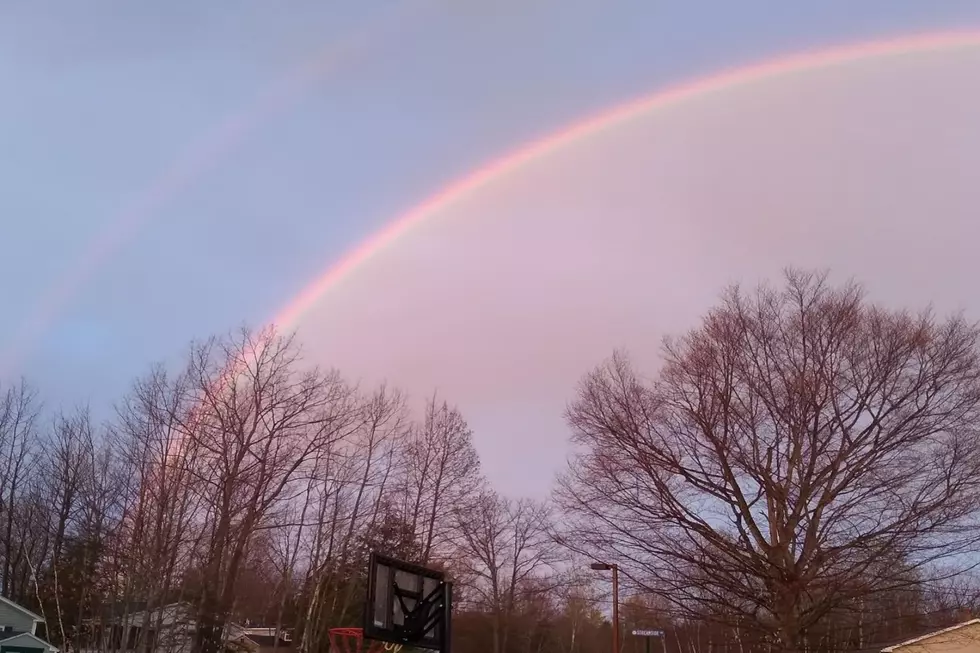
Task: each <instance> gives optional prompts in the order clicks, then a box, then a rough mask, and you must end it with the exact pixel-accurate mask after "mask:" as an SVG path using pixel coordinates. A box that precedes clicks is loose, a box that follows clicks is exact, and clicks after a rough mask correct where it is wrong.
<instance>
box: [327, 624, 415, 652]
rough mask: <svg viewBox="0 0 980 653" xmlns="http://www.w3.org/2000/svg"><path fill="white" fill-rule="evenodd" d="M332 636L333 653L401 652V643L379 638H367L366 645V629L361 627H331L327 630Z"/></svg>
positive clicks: (331, 648)
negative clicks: (384, 640) (383, 640)
mask: <svg viewBox="0 0 980 653" xmlns="http://www.w3.org/2000/svg"><path fill="white" fill-rule="evenodd" d="M321 632H322V631H321ZM327 636H328V637H329V638H330V651H331V653H381V652H382V651H385V652H386V653H399V651H401V650H402V645H401V644H392V643H390V642H382V641H380V640H377V639H369V640H367V642H368V644H367V646H365V645H364V641H365V640H364V631H363V630H362V629H361V628H331V629H330V630H328V631H327Z"/></svg>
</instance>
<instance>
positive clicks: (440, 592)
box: [364, 553, 452, 653]
mask: <svg viewBox="0 0 980 653" xmlns="http://www.w3.org/2000/svg"><path fill="white" fill-rule="evenodd" d="M368 564H369V567H368V588H367V590H368V591H367V604H366V605H365V610H364V636H365V637H368V638H371V639H380V640H383V641H386V642H392V643H395V644H401V645H403V646H413V647H418V648H427V649H434V650H438V651H441V652H442V653H447V652H448V650H449V638H450V615H451V613H452V583H450V582H447V581H446V579H445V574H443V573H442V572H441V571H438V570H436V569H429V568H426V567H421V566H419V565H414V564H411V563H409V562H404V561H402V560H396V559H395V558H390V557H388V556H385V555H382V554H380V553H372V554H371V558H370V562H369V563H368Z"/></svg>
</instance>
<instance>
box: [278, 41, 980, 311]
mask: <svg viewBox="0 0 980 653" xmlns="http://www.w3.org/2000/svg"><path fill="white" fill-rule="evenodd" d="M976 46H980V30H968V31H952V32H938V33H936V32H933V33H926V34H919V35H912V36H902V37H897V38H890V39H884V40H878V41H871V42H862V43H857V44H850V45H844V46H837V47H832V48H829V49H822V50H815V51H805V52H802V53H798V54H792V55H789V56H784V57H779V58H776V59H770V60H766V61H763V62H761V63H755V64H751V65H748V66H744V67H740V68H734V69H731V70H727V71H724V72H721V73H718V74H714V75H711V76H708V77H704V78H701V79H697V80H694V81H691V82H686V83H681V84H679V85H677V86H673V87H670V88H667V89H664V90H660V91H656V92H654V93H652V94H650V95H646V96H643V97H640V98H638V99H635V100H632V101H629V102H626V103H624V104H621V105H619V106H615V107H613V108H611V109H608V110H606V111H603V112H602V113H600V114H598V115H595V116H592V117H588V118H586V119H584V120H581V121H579V122H576V123H573V124H571V125H570V126H567V127H565V128H563V129H559V130H558V131H556V132H553V133H552V134H550V135H547V136H544V137H543V138H539V139H537V140H534V141H532V142H530V143H527V144H525V145H524V146H522V147H520V148H518V149H517V150H515V151H513V152H511V153H509V154H505V155H504V156H502V157H500V158H498V159H494V160H492V161H491V162H490V163H488V164H486V165H484V166H483V167H480V168H478V169H476V170H474V171H472V172H470V173H469V174H467V175H465V176H463V177H461V178H460V179H458V180H457V181H455V182H453V183H451V184H449V185H448V186H446V187H445V188H443V189H442V190H440V191H438V192H437V193H435V194H434V195H432V196H430V197H429V198H428V199H426V200H424V201H423V202H422V203H421V204H419V205H417V206H415V207H414V208H412V209H409V210H408V211H406V212H405V213H403V214H401V215H399V216H396V217H395V218H394V219H393V220H391V221H389V222H388V223H387V225H386V226H385V227H383V228H382V229H381V230H379V231H377V232H376V233H375V234H373V235H372V236H370V237H369V238H367V239H366V240H364V241H363V242H362V243H360V244H359V245H357V246H356V247H355V248H354V249H352V250H350V251H349V252H348V253H346V254H345V255H344V256H343V257H342V258H341V259H340V260H339V261H337V262H336V263H332V264H331V265H330V266H329V267H328V268H327V269H326V270H325V271H324V272H323V273H322V274H321V275H320V276H318V277H317V278H316V279H315V280H314V281H313V282H312V283H311V284H309V285H308V286H306V287H305V288H304V289H303V290H302V291H301V292H300V293H299V294H298V295H296V296H295V297H294V298H293V299H292V300H291V301H290V302H289V303H288V304H287V305H286V306H284V307H283V308H282V309H280V310H279V311H278V312H277V313H276V314H275V317H274V318H273V319H272V320H271V323H272V324H275V325H277V326H278V327H279V328H282V329H291V328H294V327H295V325H296V323H297V322H298V320H299V319H300V318H301V317H302V316H303V314H304V313H306V312H307V311H308V310H309V309H310V308H312V307H313V305H314V304H316V303H317V302H318V301H319V300H320V299H321V298H322V297H323V296H324V295H326V294H327V293H328V292H329V291H330V290H331V289H332V288H334V287H336V286H337V285H339V284H340V283H342V282H343V281H344V280H345V279H347V278H348V277H349V276H350V275H351V274H352V273H353V272H354V271H355V270H356V269H357V268H358V267H360V266H362V265H364V264H365V263H367V262H368V261H369V260H371V259H372V258H374V257H376V256H378V255H379V254H381V253H382V252H383V251H384V250H385V249H387V248H388V247H390V246H391V245H392V244H393V243H395V242H396V241H397V240H398V239H399V238H401V237H402V236H403V235H405V234H406V233H407V232H409V231H410V230H412V229H414V228H415V227H417V226H419V225H420V224H422V223H424V222H425V221H426V220H427V219H428V218H430V217H432V216H434V215H436V214H437V213H439V212H440V211H443V210H445V209H447V208H449V207H450V206H452V205H453V204H455V203H458V202H460V201H461V200H464V199H465V198H467V197H468V196H470V195H471V194H473V193H475V192H476V191H478V190H479V189H481V188H484V187H486V186H488V185H489V184H491V183H493V182H495V181H497V180H500V179H502V178H504V177H506V176H508V175H513V174H516V173H518V172H519V171H520V170H521V169H522V168H524V167H525V166H527V165H528V164H530V163H532V162H534V161H538V160H541V159H544V158H546V157H549V156H554V155H557V154H559V153H560V152H561V150H562V149H563V148H565V147H568V146H569V145H571V144H573V143H576V142H578V141H581V140H583V139H586V138H589V137H591V136H595V135H597V134H601V133H602V132H605V131H607V130H610V129H613V128H616V127H621V126H624V125H626V124H628V123H629V122H630V121H632V120H636V119H638V118H641V117H643V116H646V115H648V114H650V113H651V112H654V111H658V110H661V109H665V108H667V107H671V106H674V105H677V104H680V103H683V102H685V101H687V100H692V99H695V98H699V97H703V96H705V95H710V94H714V93H718V92H721V91H725V90H727V89H731V88H733V87H737V86H745V85H748V84H753V83H757V82H762V81H766V80H771V79H774V78H778V77H784V76H787V75H791V74H796V73H803V72H808V71H813V70H818V69H822V68H830V67H833V66H840V65H846V64H849V63H855V62H859V61H866V60H868V59H874V58H881V57H893V56H898V55H906V54H917V53H922V52H932V51H946V50H956V49H961V48H971V47H976Z"/></svg>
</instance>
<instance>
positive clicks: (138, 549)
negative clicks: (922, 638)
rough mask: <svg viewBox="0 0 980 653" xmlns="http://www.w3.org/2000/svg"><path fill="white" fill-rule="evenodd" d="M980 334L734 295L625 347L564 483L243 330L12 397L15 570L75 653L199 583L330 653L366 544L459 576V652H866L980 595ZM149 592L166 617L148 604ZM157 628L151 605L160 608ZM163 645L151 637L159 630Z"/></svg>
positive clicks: (575, 433)
mask: <svg viewBox="0 0 980 653" xmlns="http://www.w3.org/2000/svg"><path fill="white" fill-rule="evenodd" d="M978 343H980V335H978V330H977V328H976V327H975V325H973V324H971V323H968V322H967V321H965V320H964V319H963V318H953V319H950V320H938V319H936V318H935V317H934V316H932V315H931V314H929V313H922V314H910V313H905V312H889V311H887V310H884V309H881V308H878V307H875V306H874V305H872V304H870V303H868V302H867V301H866V299H865V297H864V295H863V293H862V291H861V290H860V288H859V287H857V286H855V285H846V286H842V287H832V286H830V285H829V284H828V283H827V281H826V277H825V276H821V275H815V274H806V273H800V272H791V273H789V274H788V276H787V279H786V285H785V287H784V288H781V289H774V288H771V287H762V288H760V289H758V291H756V292H755V293H748V294H747V293H745V292H743V291H741V290H739V289H737V288H736V289H732V290H730V291H729V292H728V293H726V294H725V295H724V297H723V301H722V302H721V304H720V305H719V306H718V307H717V308H716V309H714V310H713V311H711V312H710V313H709V314H708V315H707V317H706V318H705V320H704V321H703V322H702V324H701V325H700V326H699V327H698V328H696V329H695V330H693V331H692V332H691V333H689V334H687V335H686V336H684V337H683V338H680V339H676V340H672V341H669V342H668V343H667V344H666V346H665V350H664V364H663V367H662V369H661V370H660V371H659V374H658V375H657V376H656V377H655V378H654V379H653V380H648V379H646V378H644V377H642V376H640V375H639V374H638V373H636V372H634V371H633V370H632V368H631V366H630V364H629V362H628V360H627V359H626V357H625V356H623V355H617V356H616V357H614V358H613V359H612V360H611V361H610V362H609V363H607V364H605V365H603V366H600V367H599V368H597V369H596V370H595V371H594V372H592V373H591V374H589V375H587V376H586V377H585V378H584V380H583V382H582V384H581V386H580V388H579V392H578V394H577V396H576V397H575V398H574V401H573V402H572V403H571V404H570V406H569V409H568V421H569V426H570V428H571V433H572V442H573V444H574V447H575V456H574V457H573V458H572V460H571V462H570V465H569V468H568V470H567V471H566V472H565V473H564V474H563V475H562V476H561V478H559V479H558V482H557V486H556V491H555V495H554V497H553V499H552V500H550V501H542V500H537V499H529V498H512V497H508V496H505V495H504V494H501V493H500V492H499V491H497V490H495V489H494V488H492V487H490V486H489V484H488V483H487V482H486V480H485V479H484V478H483V476H482V474H481V472H480V461H479V456H478V454H477V452H476V450H475V448H474V446H473V441H472V433H471V430H470V428H469V426H468V425H467V423H466V420H465V418H464V416H463V415H462V414H461V413H460V412H459V411H458V410H457V409H456V408H455V407H453V406H452V405H451V404H450V403H448V402H446V401H443V400H442V399H441V398H439V397H437V396H435V395H433V396H432V397H430V398H429V399H428V400H427V401H426V402H425V404H424V407H423V408H421V409H419V410H412V409H410V404H409V401H408V399H407V398H406V397H405V396H404V395H403V394H401V393H400V392H399V391H398V390H396V389H394V388H391V387H387V386H381V387H377V388H362V387H357V386H356V385H353V384H351V383H350V382H348V381H347V380H345V379H344V378H343V377H342V376H341V375H340V374H339V373H337V372H335V371H326V370H323V369H320V368H317V367H315V366H314V365H312V364H311V362H310V361H304V360H303V359H302V357H301V351H300V348H299V347H298V345H297V343H296V342H294V340H293V339H292V338H291V337H285V336H282V335H280V334H277V333H276V332H275V331H273V330H264V331H261V332H251V331H248V330H243V331H241V332H237V333H234V334H231V335H228V336H224V337H217V338H212V339H210V340H207V341H204V342H200V343H195V344H193V345H192V346H191V347H190V348H189V349H188V353H187V356H186V358H185V359H184V361H183V363H182V364H181V365H179V366H169V367H168V366H162V365H161V366H156V367H154V368H151V369H150V370H149V372H148V373H147V374H146V375H145V376H143V377H142V378H140V379H139V380H137V381H136V382H135V383H134V384H133V386H132V388H131V390H130V391H129V392H128V393H127V395H126V396H125V397H122V398H121V399H120V400H119V402H118V404H117V405H116V406H115V410H114V416H113V417H112V419H110V420H108V421H107V422H105V423H101V422H100V423H95V422H94V420H93V419H92V418H91V416H90V415H89V413H88V412H87V411H85V410H76V411H72V412H54V413H51V412H49V411H45V410H43V409H42V404H41V401H40V397H39V395H38V393H37V392H36V391H35V390H33V389H32V388H31V387H30V386H29V385H28V384H27V383H26V382H22V383H20V384H17V385H13V386H10V387H7V388H6V389H5V390H4V391H3V392H0V397H2V405H0V562H2V565H0V590H2V593H3V595H5V596H8V597H10V598H12V599H14V600H15V601H18V602H21V603H23V604H24V605H26V606H28V607H30V608H32V609H34V610H36V611H37V612H39V613H40V614H42V616H44V618H45V619H46V622H47V633H46V634H47V637H48V639H49V640H50V641H52V642H53V643H54V644H56V645H58V646H60V647H62V649H63V650H65V651H77V650H79V649H92V648H97V649H101V650H106V649H107V648H111V647H112V643H111V642H109V643H107V642H104V641H101V640H93V633H92V629H91V628H90V627H89V624H91V623H92V619H97V618H99V617H102V618H104V617H106V616H107V612H106V611H107V610H108V611H110V612H112V613H113V615H114V616H116V617H120V616H123V615H122V614H120V612H125V611H127V610H133V612H134V613H135V612H137V611H144V609H145V611H144V612H143V614H146V615H147V617H146V619H147V620H149V619H150V617H149V615H150V614H151V611H152V609H153V608H154V607H159V606H163V605H167V604H170V603H173V602H178V601H180V602H186V603H187V604H189V605H192V606H194V611H195V613H196V614H195V619H194V621H195V624H196V633H195V637H194V646H193V648H194V653H216V652H217V651H219V650H220V649H221V646H222V642H221V638H222V632H223V630H224V626H225V624H226V623H228V622H231V621H234V622H237V623H245V622H250V623H252V624H256V625H263V626H274V627H278V628H281V629H284V630H288V631H290V632H291V633H292V634H293V642H294V644H295V646H296V647H297V648H299V649H300V650H301V651H303V652H304V653H312V652H315V651H326V650H327V649H328V646H329V643H328V638H327V630H328V629H329V628H331V627H336V626H359V625H360V624H361V622H362V614H361V610H362V601H363V596H364V592H365V587H364V586H365V582H366V578H365V575H366V570H367V556H368V554H369V552H370V551H372V550H380V551H383V552H386V553H388V554H390V555H393V556H396V557H399V558H403V559H406V560H410V561H414V562H420V563H424V564H429V565H433V566H438V567H440V568H443V569H445V570H446V571H447V572H448V573H449V574H450V575H451V577H452V578H453V579H454V581H455V587H456V596H455V607H456V611H457V614H456V616H455V618H454V624H453V634H454V644H455V649H456V651H457V652H458V653H467V652H473V653H476V652H477V651H480V652H482V651H490V652H492V653H593V652H594V653H603V652H608V651H610V648H611V640H612V632H611V624H610V620H609V615H610V611H609V606H610V603H611V597H610V595H609V590H610V587H609V580H610V579H609V577H608V574H607V575H602V574H600V573H598V572H593V571H590V570H589V562H592V561H603V562H607V563H611V564H616V565H618V566H619V569H620V570H621V580H622V599H621V610H620V620H621V631H622V638H621V639H622V645H621V651H622V653H640V652H641V651H642V650H643V645H644V642H643V640H642V639H640V638H637V637H632V636H631V635H629V632H630V631H631V630H632V629H634V628H644V629H658V630H662V631H663V633H664V637H663V639H661V640H657V641H656V642H654V643H653V645H654V646H653V649H652V651H653V653H656V652H657V651H665V653H666V652H668V651H669V652H670V653H674V652H677V653H701V652H708V651H712V652H713V651H733V652H734V651H737V652H738V653H752V652H755V651H760V652H761V651H765V652H767V653H769V652H772V651H808V652H813V653H820V652H826V653H843V652H845V651H856V650H861V649H863V648H868V647H872V646H874V645H876V644H878V643H887V642H889V641H893V640H897V639H901V638H903V637H909V636H913V635H917V634H920V633H921V632H923V631H924V630H925V629H928V628H930V627H939V626H944V625H948V624H950V623H952V622H954V621H956V620H960V619H963V618H965V617H967V616H969V615H971V614H977V611H978V610H980V592H978V591H977V590H978V587H980V585H978V584H977V583H976V582H975V579H974V577H973V575H972V574H971V573H970V569H971V568H972V567H973V566H974V565H975V564H976V563H977V561H978V560H980V558H978V557H977V556H978V549H980V547H978V546H977V544H978V542H980V528H978V526H980V522H978V517H980V446H978V445H980V431H978V429H977V425H978V424H980V420H978V419H977V418H978V417H980V347H978ZM136 605H138V606H139V610H137V609H136V608H131V607H130V606H136ZM141 625H142V626H143V627H142V630H141V632H143V633H146V632H149V631H150V630H152V626H153V624H151V623H148V622H147V623H144V624H141ZM151 644H152V642H150V641H149V639H147V641H146V642H141V643H138V648H142V649H150V648H151Z"/></svg>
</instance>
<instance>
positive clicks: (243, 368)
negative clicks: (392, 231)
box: [182, 330, 356, 653]
mask: <svg viewBox="0 0 980 653" xmlns="http://www.w3.org/2000/svg"><path fill="white" fill-rule="evenodd" d="M301 365H302V361H301V359H300V355H299V349H298V347H297V346H296V344H295V343H294V342H293V340H292V338H286V337H282V336H279V335H277V334H276V333H275V332H274V331H272V330H265V331H263V332H261V333H258V334H254V333H252V332H250V331H248V330H243V331H242V332H241V333H240V334H239V335H238V336H237V337H234V338H224V339H213V340H211V341H208V342H206V343H204V344H202V345H199V346H196V347H194V348H193V350H192V353H191V360H190V363H189V368H188V377H189V378H190V379H191V380H192V383H193V387H194V391H195V394H196V397H195V402H196V405H197V409H196V410H194V411H192V413H191V414H190V415H189V416H182V419H183V420H184V423H183V425H182V429H183V431H184V436H185V437H186V438H188V439H190V440H191V441H193V443H194V447H195V448H196V451H197V454H198V458H197V462H198V463H199V468H198V469H199V471H198V482H200V483H201V484H202V491H203V492H204V500H205V504H206V519H207V521H208V522H209V528H208V533H207V535H206V536H205V540H204V543H205V544H204V549H203V555H204V560H203V561H202V567H203V576H202V582H201V597H200V603H199V605H200V608H199V614H198V623H197V635H196V637H195V642H194V648H193V650H194V652H195V653H217V652H218V651H219V650H220V647H221V642H222V637H223V635H224V631H225V624H226V622H227V618H228V616H229V613H230V610H231V607H232V605H233V603H234V598H235V585H236V580H237V577H238V574H239V571H240V569H241V565H242V563H243V561H244V560H245V554H246V552H247V549H248V545H249V543H250V541H251V538H252V536H253V535H254V533H255V532H256V529H259V528H261V527H263V526H264V525H265V519H266V517H267V516H269V515H270V514H271V513H272V511H273V510H275V509H276V508H277V507H281V506H282V505H283V503H284V502H288V501H290V500H292V499H293V498H295V496H298V495H299V494H301V492H302V488H301V487H298V486H297V480H298V479H299V478H300V477H301V476H302V475H303V473H304V470H305V469H306V468H307V467H308V466H309V465H310V464H311V463H312V462H313V461H314V460H315V458H316V453H317V452H318V451H320V450H322V449H324V448H326V447H329V446H330V445H331V443H333V442H335V441H336V440H338V439H340V438H342V437H344V436H346V435H347V434H348V433H349V431H350V428H351V427H352V425H353V423H354V418H355V417H356V413H355V411H354V410H353V405H352V402H351V392H350V390H349V389H348V387H347V386H346V385H345V384H344V383H343V382H342V381H341V380H340V378H339V376H338V375H336V374H335V373H334V374H323V373H321V372H320V371H319V370H317V369H303V368H302V367H301Z"/></svg>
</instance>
